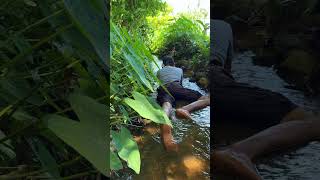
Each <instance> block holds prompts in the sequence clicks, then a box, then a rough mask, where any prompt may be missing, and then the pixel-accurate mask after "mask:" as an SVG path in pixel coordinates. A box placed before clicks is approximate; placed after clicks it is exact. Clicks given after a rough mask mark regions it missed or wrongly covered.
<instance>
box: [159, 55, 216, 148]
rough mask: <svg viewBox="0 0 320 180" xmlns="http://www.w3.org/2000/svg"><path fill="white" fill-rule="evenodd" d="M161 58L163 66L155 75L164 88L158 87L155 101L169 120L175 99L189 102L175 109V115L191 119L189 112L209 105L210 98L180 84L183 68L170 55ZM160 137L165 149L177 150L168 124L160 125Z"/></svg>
mask: <svg viewBox="0 0 320 180" xmlns="http://www.w3.org/2000/svg"><path fill="white" fill-rule="evenodd" d="M162 60H163V65H164V67H163V68H162V69H160V70H159V71H158V72H157V77H158V78H159V80H160V81H161V83H162V85H163V86H164V87H165V89H164V88H162V87H161V86H160V87H159V88H158V90H157V91H158V96H157V101H158V103H159V104H160V105H161V106H162V108H163V110H164V111H165V113H166V114H167V115H168V117H170V119H171V120H172V119H174V118H173V117H174V116H173V106H175V101H176V100H186V101H188V102H190V104H188V105H186V106H183V107H181V108H178V109H176V116H177V117H180V118H186V119H191V115H190V113H191V112H193V111H195V110H199V109H202V108H204V107H206V106H208V105H210V98H209V97H208V96H202V95H201V94H200V93H199V92H198V91H195V90H192V89H187V88H184V87H183V86H182V78H183V70H182V69H181V68H178V67H175V62H174V59H173V58H172V57H170V56H165V57H163V58H162ZM169 93H170V94H169ZM161 139H162V142H163V144H164V147H165V149H166V150H168V151H177V150H178V146H177V145H176V144H175V142H174V140H173V136H172V131H171V127H170V126H169V125H161Z"/></svg>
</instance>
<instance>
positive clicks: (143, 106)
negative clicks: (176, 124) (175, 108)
mask: <svg viewBox="0 0 320 180" xmlns="http://www.w3.org/2000/svg"><path fill="white" fill-rule="evenodd" d="M133 97H134V99H130V98H126V99H125V100H124V102H125V103H126V104H127V105H129V106H130V107H131V108H132V109H134V110H135V111H136V112H137V113H138V114H139V115H140V116H142V117H143V118H146V119H150V120H151V121H153V122H156V123H160V124H168V125H170V126H172V124H171V121H170V119H169V118H168V116H167V115H166V113H165V112H164V111H163V110H162V109H161V108H159V107H160V106H156V105H152V104H155V103H154V102H153V103H152V104H151V103H150V102H149V100H148V99H147V98H146V97H145V96H144V95H142V94H140V93H139V92H133Z"/></svg>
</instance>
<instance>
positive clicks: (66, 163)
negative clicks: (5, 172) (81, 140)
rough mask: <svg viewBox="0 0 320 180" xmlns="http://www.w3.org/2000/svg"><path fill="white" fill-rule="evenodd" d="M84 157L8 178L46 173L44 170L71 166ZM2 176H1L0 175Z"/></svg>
mask: <svg viewBox="0 0 320 180" xmlns="http://www.w3.org/2000/svg"><path fill="white" fill-rule="evenodd" d="M81 159H82V156H77V157H76V158H74V159H72V160H70V161H67V162H64V163H61V164H60V165H59V166H57V167H53V168H47V169H41V170H37V171H32V172H28V173H25V174H20V175H17V176H12V177H8V178H7V179H18V178H23V177H29V176H33V175H36V174H40V173H44V172H47V171H49V170H53V169H57V168H58V169H61V168H63V167H66V166H69V165H71V164H73V163H76V162H78V161H79V160H81ZM0 177H1V176H0Z"/></svg>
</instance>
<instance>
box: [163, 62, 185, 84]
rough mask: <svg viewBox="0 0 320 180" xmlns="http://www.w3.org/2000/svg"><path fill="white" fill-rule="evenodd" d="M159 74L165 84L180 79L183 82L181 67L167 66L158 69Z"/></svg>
mask: <svg viewBox="0 0 320 180" xmlns="http://www.w3.org/2000/svg"><path fill="white" fill-rule="evenodd" d="M157 76H158V78H159V80H160V81H161V82H162V83H163V84H168V83H171V82H174V81H179V82H180V83H181V80H182V76H183V71H182V69H181V68H177V67H173V66H165V67H163V68H162V69H160V70H159V71H158V74H157Z"/></svg>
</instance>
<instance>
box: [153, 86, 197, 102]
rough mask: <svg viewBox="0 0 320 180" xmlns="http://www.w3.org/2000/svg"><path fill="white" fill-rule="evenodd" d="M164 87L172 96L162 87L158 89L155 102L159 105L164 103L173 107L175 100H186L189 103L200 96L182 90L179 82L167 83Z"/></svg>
mask: <svg viewBox="0 0 320 180" xmlns="http://www.w3.org/2000/svg"><path fill="white" fill-rule="evenodd" d="M164 87H165V88H166V89H167V91H168V92H169V93H170V94H171V95H172V96H171V95H170V94H168V93H167V92H166V91H165V90H164V89H163V88H162V87H159V88H158V97H157V101H158V103H159V104H161V105H162V104H163V103H164V102H169V103H170V104H172V105H175V101H176V100H186V101H188V102H190V103H191V102H194V101H196V100H198V99H199V98H200V97H201V96H202V95H201V93H199V92H198V91H195V90H192V89H187V88H184V87H183V86H182V85H181V84H180V83H179V82H172V83H168V84H166V85H164Z"/></svg>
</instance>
